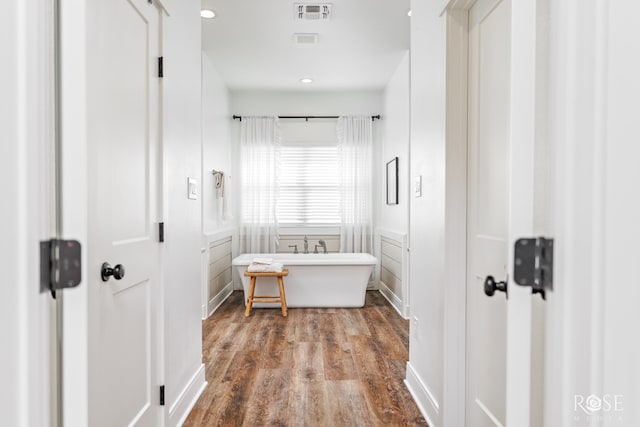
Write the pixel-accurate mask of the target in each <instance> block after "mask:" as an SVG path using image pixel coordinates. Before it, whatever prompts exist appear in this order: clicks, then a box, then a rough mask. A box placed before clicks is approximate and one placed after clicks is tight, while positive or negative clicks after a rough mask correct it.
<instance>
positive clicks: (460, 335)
mask: <svg viewBox="0 0 640 427" xmlns="http://www.w3.org/2000/svg"><path fill="white" fill-rule="evenodd" d="M474 3H475V1H474V2H468V1H467V2H456V3H455V4H452V5H451V7H450V8H449V9H448V10H447V13H446V20H447V22H446V45H447V48H446V124H445V132H446V133H445V138H446V153H445V158H446V168H445V169H446V176H445V182H446V196H445V200H446V201H445V212H446V215H447V221H446V223H445V233H444V235H445V257H444V259H445V266H444V281H445V283H448V284H449V286H446V287H445V289H444V334H443V335H444V343H443V345H444V349H443V351H444V355H443V360H444V378H445V381H444V384H443V385H444V388H443V401H444V402H446V404H444V405H443V410H442V425H465V414H466V407H465V402H466V321H467V313H466V305H467V304H466V303H467V290H466V283H467V81H468V56H469V25H468V23H469V12H468V11H469V9H470V8H471V6H473V4H474Z"/></svg>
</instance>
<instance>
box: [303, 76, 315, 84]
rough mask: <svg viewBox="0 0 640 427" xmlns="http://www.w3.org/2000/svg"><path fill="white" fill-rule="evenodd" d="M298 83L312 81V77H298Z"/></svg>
mask: <svg viewBox="0 0 640 427" xmlns="http://www.w3.org/2000/svg"><path fill="white" fill-rule="evenodd" d="M300 83H304V84H309V83H313V79H311V78H309V77H304V78H302V79H300Z"/></svg>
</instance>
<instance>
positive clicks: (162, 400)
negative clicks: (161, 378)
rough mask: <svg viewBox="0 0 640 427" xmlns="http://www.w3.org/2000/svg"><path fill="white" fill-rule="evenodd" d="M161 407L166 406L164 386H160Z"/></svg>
mask: <svg viewBox="0 0 640 427" xmlns="http://www.w3.org/2000/svg"><path fill="white" fill-rule="evenodd" d="M160 406H164V386H163V385H161V386H160Z"/></svg>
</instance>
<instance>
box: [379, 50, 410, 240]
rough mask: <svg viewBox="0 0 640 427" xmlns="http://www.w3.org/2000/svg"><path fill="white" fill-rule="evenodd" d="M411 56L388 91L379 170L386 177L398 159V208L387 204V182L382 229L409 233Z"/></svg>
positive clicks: (382, 188)
mask: <svg viewBox="0 0 640 427" xmlns="http://www.w3.org/2000/svg"><path fill="white" fill-rule="evenodd" d="M409 102H410V101H409V52H407V53H406V54H405V56H404V57H403V58H402V61H401V62H400V64H399V65H398V68H397V69H396V70H395V72H394V73H393V75H392V76H391V79H390V80H389V83H388V84H387V87H386V88H385V91H384V112H383V115H382V117H383V118H382V120H381V125H382V128H383V130H382V158H381V159H380V160H381V161H380V163H379V166H378V168H377V169H376V170H378V171H382V174H383V175H384V171H385V167H386V163H387V162H388V161H389V160H391V159H393V158H394V157H398V204H397V205H387V204H386V186H385V182H384V180H382V185H380V187H379V190H380V191H379V197H380V204H379V206H380V210H381V212H380V217H379V218H380V220H379V222H378V227H380V228H385V229H388V230H393V231H396V232H398V233H407V232H408V230H409V165H410V159H409V122H410V116H409V114H410V112H409Z"/></svg>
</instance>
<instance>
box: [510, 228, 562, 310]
mask: <svg viewBox="0 0 640 427" xmlns="http://www.w3.org/2000/svg"><path fill="white" fill-rule="evenodd" d="M513 264H514V265H513V280H514V281H515V282H516V283H517V284H518V285H520V286H531V293H533V294H540V295H541V296H542V299H546V298H545V291H552V290H553V239H547V238H544V237H536V238H530V239H518V240H517V241H516V244H515V251H514V257H513Z"/></svg>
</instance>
